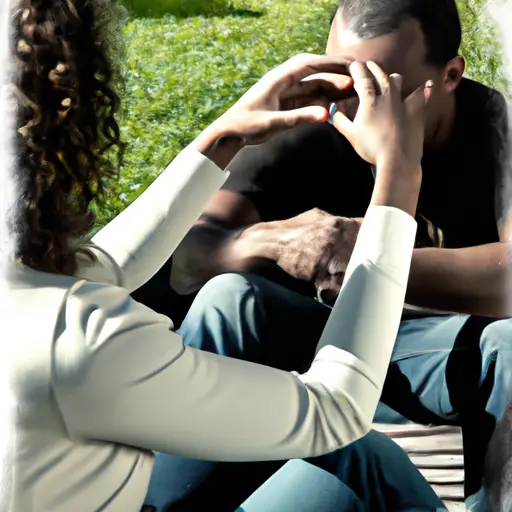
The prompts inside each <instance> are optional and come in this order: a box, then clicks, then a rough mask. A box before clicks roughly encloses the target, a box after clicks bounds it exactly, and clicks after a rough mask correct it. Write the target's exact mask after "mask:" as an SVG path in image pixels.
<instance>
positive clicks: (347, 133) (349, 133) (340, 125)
mask: <svg viewBox="0 0 512 512" xmlns="http://www.w3.org/2000/svg"><path fill="white" fill-rule="evenodd" d="M332 125H333V126H334V128H336V130H338V131H339V132H340V133H341V134H342V135H343V136H344V137H345V138H346V139H347V140H348V141H349V142H350V144H351V145H352V146H354V144H355V143H356V140H355V137H356V134H355V130H354V123H353V122H352V121H351V120H350V119H349V118H348V117H347V116H346V115H345V114H343V113H342V112H340V111H339V110H337V111H336V112H335V113H334V115H333V117H332Z"/></svg>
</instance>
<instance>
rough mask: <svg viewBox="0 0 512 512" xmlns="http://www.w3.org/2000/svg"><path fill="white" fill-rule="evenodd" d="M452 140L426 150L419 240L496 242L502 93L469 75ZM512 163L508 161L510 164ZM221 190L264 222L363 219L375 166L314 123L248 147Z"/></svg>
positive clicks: (445, 244)
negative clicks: (316, 212) (315, 211)
mask: <svg viewBox="0 0 512 512" xmlns="http://www.w3.org/2000/svg"><path fill="white" fill-rule="evenodd" d="M456 102H457V108H456V119H455V125H454V130H453V135H452V137H451V140H450V142H449V143H448V144H447V145H446V146H445V147H444V148H443V149H440V150H437V151H435V152H431V153H427V154H425V156H424V158H423V162H422V166H423V182H422V188H421V193H420V198H419V203H418V216H417V220H418V239H417V244H418V245H419V246H437V247H441V246H443V247H446V248H461V247H471V246H475V245H480V244H486V243H492V242H497V241H499V235H498V228H497V217H499V216H500V215H501V211H500V210H502V209H503V205H502V202H501V201H499V200H498V199H497V197H498V196H497V193H498V194H499V192H500V188H501V180H502V179H503V174H504V172H505V171H507V170H508V169H505V167H506V166H505V164H504V162H505V160H506V159H505V158H503V155H504V151H505V142H506V139H507V137H504V134H506V133H507V128H508V125H507V115H506V102H505V100H504V98H503V96H502V95H501V94H500V93H498V92H497V91H495V90H494V89H490V88H488V87H485V86H483V85H481V84H479V83H476V82H473V81H471V80H468V79H464V80H463V81H462V82H461V84H460V85H459V87H458V88H457V90H456ZM507 167H508V166H507ZM229 170H230V171H231V176H230V177H229V179H228V181H227V182H226V184H225V186H224V189H225V190H232V191H236V192H239V193H241V194H243V195H244V196H246V197H247V198H248V199H250V200H251V202H252V203H253V204H254V206H255V207H256V209H257V210H258V212H259V214H260V217H261V219H262V220H263V221H272V220H282V219H287V218H290V217H293V216H295V215H298V214H300V213H303V212H305V211H308V210H310V209H312V208H320V209H322V210H325V211H327V212H329V213H331V214H333V215H340V216H345V217H363V216H364V214H365V212H366V209H367V208H368V204H369V201H370V198H371V194H372V191H373V186H374V177H373V169H372V167H371V166H370V165H369V164H367V163H366V162H365V161H363V160H362V159H361V158H360V157H359V156H358V155H357V154H356V153H355V151H354V150H353V148H352V147H351V145H350V144H349V143H348V141H347V140H346V139H345V138H344V137H343V136H342V135H341V134H339V132H337V130H336V129H335V128H334V127H332V126H331V125H329V124H327V123H325V124H314V125H313V124H309V125H302V126H299V127H298V128H295V129H293V130H290V131H288V132H285V133H283V134H281V135H279V136H277V137H275V138H274V139H272V140H270V141H269V142H267V143H265V144H263V145H261V146H254V147H249V148H246V149H244V150H243V151H242V152H241V153H240V154H239V155H238V156H237V157H236V158H235V159H234V161H233V162H232V163H231V165H230V167H229Z"/></svg>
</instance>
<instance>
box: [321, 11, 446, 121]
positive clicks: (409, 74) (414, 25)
mask: <svg viewBox="0 0 512 512" xmlns="http://www.w3.org/2000/svg"><path fill="white" fill-rule="evenodd" d="M327 54H328V55H340V56H343V57H344V58H346V59H348V60H350V61H353V60H358V61H362V62H368V61H373V62H375V63H377V64H378V65H379V66H380V67H381V68H382V69H383V70H384V71H385V72H386V73H388V74H391V73H399V74H400V75H402V77H403V86H402V87H403V89H402V90H403V95H404V97H406V96H408V95H409V94H411V93H412V92H414V91H415V90H416V89H417V88H418V87H420V86H421V85H423V84H424V83H425V82H426V81H427V80H434V83H435V82H436V80H440V79H441V80H442V76H443V71H444V70H440V69H437V68H435V67H434V66H431V65H429V64H427V63H426V61H425V56H426V47H425V40H424V36H423V32H422V30H421V27H420V24H419V23H418V22H417V21H416V20H414V19H410V20H406V21H404V22H403V23H402V25H401V26H400V27H399V28H398V29H397V30H396V31H395V32H393V33H391V34H387V35H384V36H380V37H376V38H374V39H369V40H361V39H360V38H358V37H357V36H356V35H355V34H353V33H352V32H351V31H350V30H349V29H348V28H347V26H346V24H345V22H344V20H343V15H342V13H341V11H340V10H338V12H337V14H336V17H335V19H334V22H333V24H332V26H331V31H330V34H329V39H328V43H327ZM432 100H434V98H432ZM350 101H351V103H350V104H345V105H344V106H343V110H344V111H345V112H346V113H347V114H348V115H349V116H353V115H355V112H356V110H357V104H358V101H357V99H356V100H350ZM436 103H437V102H436V101H435V100H434V101H431V102H430V105H429V111H428V112H427V125H430V124H432V123H435V122H436V118H437V114H436V112H438V111H439V108H438V105H436ZM340 107H342V106H341V105H340ZM427 131H428V130H427Z"/></svg>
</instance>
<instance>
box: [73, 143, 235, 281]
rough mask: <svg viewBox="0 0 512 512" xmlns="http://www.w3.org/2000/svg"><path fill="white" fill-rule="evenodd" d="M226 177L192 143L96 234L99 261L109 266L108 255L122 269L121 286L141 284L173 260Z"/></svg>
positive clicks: (88, 271)
mask: <svg viewBox="0 0 512 512" xmlns="http://www.w3.org/2000/svg"><path fill="white" fill-rule="evenodd" d="M228 176H229V173H228V172H226V171H222V170H221V169H219V168H218V167H217V166H216V165H215V164H214V163H213V162H211V161H210V160H208V158H206V157H205V156H204V155H202V154H201V153H198V152H197V151H196V150H195V149H194V144H193V143H192V144H191V145H190V146H189V147H187V148H186V149H184V150H183V151H182V152H181V153H180V154H179V155H178V156H177V157H176V158H175V159H174V160H173V162H172V163H171V164H170V165H169V166H168V167H167V169H166V170H165V171H164V172H163V173H162V174H161V175H160V176H159V177H158V178H157V179H156V180H155V181H154V182H153V183H152V184H151V185H150V186H149V187H148V189H147V190H146V191H145V192H144V193H143V194H141V195H140V196H139V197H138V198H137V199H136V200H135V201H134V202H133V203H132V204H131V205H130V206H128V207H127V208H126V209H125V210H124V211H123V212H122V213H120V214H119V215H118V216H117V217H116V218H114V219H113V220H112V221H111V222H110V223H109V224H107V225H106V226H105V227H104V228H103V229H102V230H100V231H99V232H98V233H97V234H96V235H95V236H94V238H93V239H92V243H93V245H95V246H98V248H99V249H100V251H98V252H99V253H98V254H97V256H98V257H99V259H100V261H102V262H106V263H107V265H108V263H109V262H108V261H107V260H108V258H107V259H106V258H105V254H107V255H108V256H109V258H111V259H112V260H114V262H115V265H117V266H118V267H119V269H120V274H121V276H122V281H121V283H120V284H122V285H123V286H124V287H125V288H127V289H128V290H129V291H133V290H135V289H137V288H139V287H140V286H142V285H143V284H144V283H145V282H146V281H148V280H149V279H150V278H151V277H152V276H153V275H154V274H155V273H156V272H157V271H158V270H159V269H160V268H161V267H162V265H163V264H164V263H165V262H166V261H167V260H168V259H169V257H170V256H171V254H172V253H173V252H174V250H175V249H176V247H177V246H178V245H179V244H180V242H181V240H182V239H183V238H184V236H185V235H186V234H187V232H188V231H189V230H190V228H191V227H192V225H193V224H194V223H195V222H196V220H197V219H198V218H199V217H200V215H201V214H202V213H203V211H204V209H205V208H206V205H207V204H208V202H209V200H210V199H211V197H212V196H213V194H215V192H217V191H218V190H219V188H220V187H221V186H222V185H223V184H224V182H225V181H226V179H227V177H228ZM95 272H96V274H97V273H98V269H95V268H90V267H88V266H87V265H84V266H83V267H82V268H81V271H80V276H82V277H84V278H87V279H92V280H94V278H95V275H94V273H95ZM91 273H92V274H91Z"/></svg>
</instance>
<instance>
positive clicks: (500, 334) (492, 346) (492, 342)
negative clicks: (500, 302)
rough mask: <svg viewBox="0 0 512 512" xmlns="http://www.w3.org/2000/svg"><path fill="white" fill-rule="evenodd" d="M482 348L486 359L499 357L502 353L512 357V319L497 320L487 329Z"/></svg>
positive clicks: (483, 335)
mask: <svg viewBox="0 0 512 512" xmlns="http://www.w3.org/2000/svg"><path fill="white" fill-rule="evenodd" d="M480 346H481V349H482V352H483V353H484V355H485V356H486V357H497V356H498V354H500V353H502V352H503V353H510V356H511V357H512V318H507V319H505V320H497V321H496V322H493V323H491V324H489V325H488V326H487V327H485V329H484V330H483V331H482V337H481V341H480Z"/></svg>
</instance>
